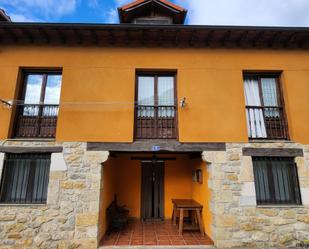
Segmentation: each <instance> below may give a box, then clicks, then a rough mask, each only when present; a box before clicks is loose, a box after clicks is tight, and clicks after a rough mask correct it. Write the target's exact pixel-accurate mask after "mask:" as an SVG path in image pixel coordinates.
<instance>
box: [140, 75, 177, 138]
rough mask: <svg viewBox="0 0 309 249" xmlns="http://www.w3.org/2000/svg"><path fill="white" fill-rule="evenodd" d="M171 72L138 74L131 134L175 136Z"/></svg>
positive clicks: (174, 104) (152, 136) (148, 136)
mask: <svg viewBox="0 0 309 249" xmlns="http://www.w3.org/2000/svg"><path fill="white" fill-rule="evenodd" d="M175 95H176V92H175V75H174V74H166V73H164V74H139V75H138V76H137V96H136V98H137V105H136V115H135V116H136V118H135V120H136V127H135V138H137V139H145V138H147V139H157V138H159V139H164V138H176V137H177V130H176V111H177V109H176V96H175Z"/></svg>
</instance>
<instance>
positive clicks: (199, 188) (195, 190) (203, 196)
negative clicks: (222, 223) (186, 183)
mask: <svg viewBox="0 0 309 249" xmlns="http://www.w3.org/2000/svg"><path fill="white" fill-rule="evenodd" d="M192 168H193V170H197V169H201V170H202V177H203V182H202V183H198V182H192V199H194V200H196V201H197V202H199V203H201V204H202V205H203V213H202V215H203V221H204V227H205V232H206V234H207V235H209V236H210V237H211V235H212V232H211V222H212V215H211V212H210V199H211V191H210V189H209V188H208V177H209V173H208V172H207V168H206V163H205V162H203V161H202V160H201V159H197V160H193V165H192Z"/></svg>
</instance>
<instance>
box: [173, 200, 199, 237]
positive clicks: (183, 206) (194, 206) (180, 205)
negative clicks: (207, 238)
mask: <svg viewBox="0 0 309 249" xmlns="http://www.w3.org/2000/svg"><path fill="white" fill-rule="evenodd" d="M172 203H173V206H174V207H173V215H172V220H173V224H174V225H176V218H177V212H178V211H179V213H180V214H179V235H182V232H183V230H200V233H201V235H203V236H204V235H205V234H204V224H203V219H202V215H201V214H202V210H203V206H202V205H201V204H199V203H198V202H196V201H195V200H192V199H172ZM184 211H189V212H190V213H192V214H193V216H191V218H192V225H190V226H184V224H183V217H184ZM194 212H195V215H196V219H197V224H196V225H195V224H194V221H195V219H194V218H195V217H194Z"/></svg>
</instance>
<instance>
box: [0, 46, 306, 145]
mask: <svg viewBox="0 0 309 249" xmlns="http://www.w3.org/2000/svg"><path fill="white" fill-rule="evenodd" d="M20 67H61V68H63V84H62V93H61V108H60V114H59V121H58V126H57V139H58V140H60V141H106V142H109V141H111V142H130V141H132V140H133V125H134V122H133V120H134V108H133V101H134V88H135V70H136V69H176V70H177V92H178V99H180V98H181V97H186V98H187V102H188V105H187V107H186V108H184V109H179V140H180V141H183V142H205V141H206V142H220V141H222V142H239V141H240V142H241V141H247V130H246V122H245V118H246V117H245V109H244V104H245V103H244V96H243V80H242V71H243V70H282V71H283V75H282V76H283V77H282V78H283V79H282V84H283V90H284V96H285V102H286V111H287V115H288V121H289V127H290V134H291V138H292V139H293V140H295V141H297V142H301V143H309V129H308V128H307V125H306V124H308V121H309V105H308V99H309V83H308V82H309V51H306V50H250V49H244V50H239V49H189V48H188V49H181V50H180V49H167V48H151V49H150V48H94V47H84V48H77V47H76V48H75V47H63V48H61V47H1V50H0V75H1V81H0V98H3V99H7V100H9V99H14V98H15V97H16V96H15V89H16V83H17V75H18V72H19V68H20ZM16 98H17V97H16ZM10 116H11V111H10V110H7V109H4V108H2V107H0V139H5V138H7V137H8V133H9V120H10V118H11V117H10Z"/></svg>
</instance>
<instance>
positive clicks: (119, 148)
mask: <svg viewBox="0 0 309 249" xmlns="http://www.w3.org/2000/svg"><path fill="white" fill-rule="evenodd" d="M154 148H155V149H156V151H155V152H202V151H225V149H226V148H225V143H179V142H177V141H166V140H147V141H136V142H133V143H87V150H89V151H116V152H154ZM158 148H159V149H158Z"/></svg>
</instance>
